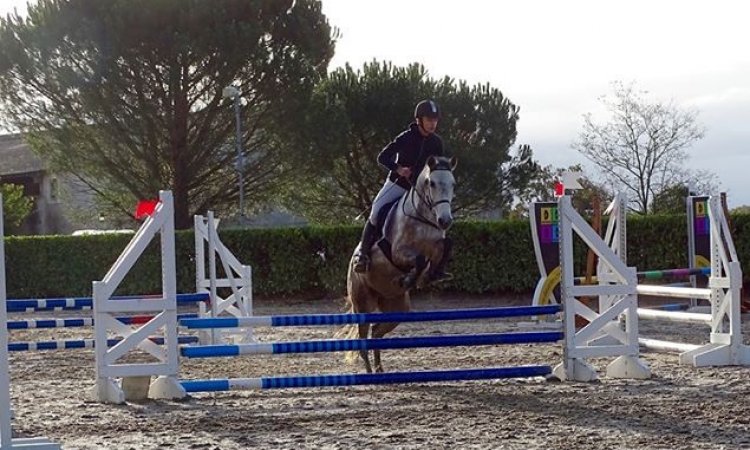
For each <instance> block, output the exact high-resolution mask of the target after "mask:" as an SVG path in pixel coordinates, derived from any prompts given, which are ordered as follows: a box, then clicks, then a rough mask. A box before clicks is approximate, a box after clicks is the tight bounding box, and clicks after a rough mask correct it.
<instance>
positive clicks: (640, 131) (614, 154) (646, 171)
mask: <svg viewBox="0 0 750 450" xmlns="http://www.w3.org/2000/svg"><path fill="white" fill-rule="evenodd" d="M613 88H614V89H613V90H614V93H613V95H611V96H605V97H601V98H600V101H601V102H602V104H603V105H604V106H605V108H606V109H607V111H608V112H609V114H610V118H609V121H608V122H606V123H603V124H600V123H596V122H594V119H593V117H592V114H591V113H587V114H585V115H584V126H583V131H582V132H581V133H580V135H579V138H578V140H577V141H576V142H574V143H573V148H575V149H576V150H578V151H579V152H580V153H582V154H583V155H584V156H585V157H586V158H588V159H589V160H590V161H591V162H593V163H594V164H595V165H596V166H597V167H598V168H599V169H601V171H602V173H603V175H604V178H605V180H606V181H607V183H608V184H610V185H611V187H612V189H613V190H614V191H623V192H626V193H628V194H630V195H629V197H630V198H631V201H632V202H633V203H634V206H633V207H632V208H633V209H634V210H635V211H637V212H639V213H641V214H647V213H648V212H650V210H651V206H652V205H651V204H652V202H653V198H654V196H655V195H657V194H659V193H660V192H661V191H662V190H664V189H667V188H669V187H670V186H674V185H675V184H680V183H682V182H683V181H684V180H685V178H686V177H687V176H689V174H690V171H689V170H687V169H686V168H685V167H684V164H685V161H686V160H687V159H688V153H687V149H688V148H689V147H690V146H691V145H692V144H693V143H694V142H695V141H697V140H699V139H701V138H703V128H702V127H701V126H700V125H699V124H698V123H697V120H696V118H697V112H696V111H692V110H684V109H681V108H679V107H678V106H677V105H675V103H674V101H669V102H666V103H664V102H660V101H653V102H652V101H649V100H647V99H646V98H645V94H647V92H645V91H636V90H635V89H634V86H633V84H632V83H631V84H629V85H624V84H623V83H621V82H615V83H614V84H613Z"/></svg>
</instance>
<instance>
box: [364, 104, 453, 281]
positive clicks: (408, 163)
mask: <svg viewBox="0 0 750 450" xmlns="http://www.w3.org/2000/svg"><path fill="white" fill-rule="evenodd" d="M438 120H440V108H439V107H438V105H437V103H435V101H434V100H422V101H421V102H419V103H417V106H416V108H415V109H414V123H412V124H410V125H409V128H408V129H407V130H405V131H403V132H402V133H401V134H399V135H398V136H396V138H395V139H394V140H393V141H391V142H390V143H389V144H388V145H386V146H385V148H384V149H383V150H382V151H381V152H380V154H378V164H380V165H381V166H382V167H384V168H386V169H388V170H389V173H388V176H387V177H386V180H385V183H384V184H383V187H382V188H380V192H378V195H377V196H375V200H373V202H372V209H371V211H370V216H369V218H368V220H367V221H366V223H365V228H364V230H363V231H362V239H361V241H360V246H359V251H358V252H357V254H356V255H355V258H354V271H355V272H360V273H362V272H366V271H367V270H368V268H369V265H370V248H371V247H372V245H373V244H374V243H375V241H376V240H377V239H378V238H379V237H380V236H379V231H378V230H377V227H376V225H375V224H376V223H377V220H378V214H379V213H380V209H381V208H382V207H383V205H386V204H388V203H391V202H392V201H394V200H397V199H399V198H400V197H401V196H402V195H404V194H405V193H406V192H407V191H408V190H409V188H410V187H411V185H412V184H413V183H415V182H416V180H417V177H418V176H419V173H420V172H421V171H422V169H423V168H424V165H425V164H426V162H427V158H429V157H430V156H444V153H445V152H444V150H443V140H442V139H441V138H440V136H438V135H437V134H436V133H435V129H436V128H437V124H438ZM446 260H447V258H443V260H442V261H441V262H440V263H439V264H438V267H436V268H435V269H434V270H433V271H432V275H431V281H441V280H445V279H449V278H451V275H450V274H446V273H444V270H445V267H444V266H445V263H446Z"/></svg>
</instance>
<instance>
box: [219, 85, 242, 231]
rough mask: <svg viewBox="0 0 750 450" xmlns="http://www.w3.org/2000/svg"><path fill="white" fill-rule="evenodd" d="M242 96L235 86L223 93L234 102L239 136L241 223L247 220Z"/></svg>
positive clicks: (238, 159) (236, 139)
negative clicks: (241, 116) (241, 119)
mask: <svg viewBox="0 0 750 450" xmlns="http://www.w3.org/2000/svg"><path fill="white" fill-rule="evenodd" d="M240 94H241V91H240V90H239V89H238V88H236V87H235V86H227V87H225V88H224V90H223V91H222V96H223V97H224V98H231V99H233V100H234V121H235V128H236V132H237V135H236V136H235V138H234V145H235V147H237V178H238V181H237V182H238V183H239V188H240V221H242V220H243V219H244V218H245V186H244V184H245V183H244V180H243V173H242V172H243V169H244V168H245V163H244V160H243V157H242V128H241V126H240Z"/></svg>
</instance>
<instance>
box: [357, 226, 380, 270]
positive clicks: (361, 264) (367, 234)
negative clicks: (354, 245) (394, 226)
mask: <svg viewBox="0 0 750 450" xmlns="http://www.w3.org/2000/svg"><path fill="white" fill-rule="evenodd" d="M377 238H378V231H377V228H376V227H375V225H373V224H371V223H370V221H369V220H368V221H367V223H366V224H365V228H364V230H362V240H361V241H360V242H359V251H358V252H357V254H356V255H354V271H355V272H358V273H364V272H367V271H368V270H369V269H370V248H371V247H372V245H373V244H374V243H375V240H376V239H377Z"/></svg>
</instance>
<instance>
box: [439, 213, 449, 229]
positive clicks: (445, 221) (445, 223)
mask: <svg viewBox="0 0 750 450" xmlns="http://www.w3.org/2000/svg"><path fill="white" fill-rule="evenodd" d="M437 223H438V226H439V227H440V229H442V230H447V229H448V228H450V227H451V225H453V217H451V216H447V217H438V220H437Z"/></svg>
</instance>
